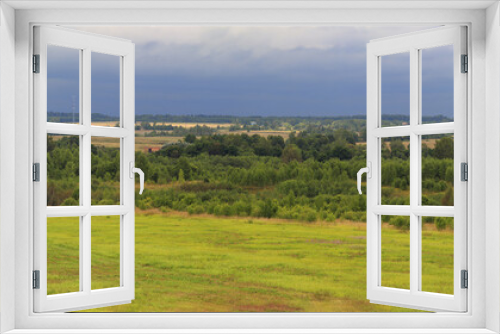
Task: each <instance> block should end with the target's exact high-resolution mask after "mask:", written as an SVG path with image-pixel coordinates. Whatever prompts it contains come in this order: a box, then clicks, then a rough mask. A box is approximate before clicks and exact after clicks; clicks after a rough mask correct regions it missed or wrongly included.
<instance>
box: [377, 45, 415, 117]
mask: <svg viewBox="0 0 500 334" xmlns="http://www.w3.org/2000/svg"><path fill="white" fill-rule="evenodd" d="M380 73H381V83H382V84H381V86H382V87H381V96H380V98H381V102H382V103H381V106H382V110H381V112H382V126H397V125H408V124H409V122H410V53H409V52H405V53H398V54H394V55H388V56H382V57H381V71H380Z"/></svg>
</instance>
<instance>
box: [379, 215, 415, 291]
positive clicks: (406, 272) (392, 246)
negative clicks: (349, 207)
mask: <svg viewBox="0 0 500 334" xmlns="http://www.w3.org/2000/svg"><path fill="white" fill-rule="evenodd" d="M381 219H382V225H381V226H382V231H381V236H382V242H381V244H382V284H381V285H382V286H385V287H389V288H399V289H410V217H408V216H381Z"/></svg>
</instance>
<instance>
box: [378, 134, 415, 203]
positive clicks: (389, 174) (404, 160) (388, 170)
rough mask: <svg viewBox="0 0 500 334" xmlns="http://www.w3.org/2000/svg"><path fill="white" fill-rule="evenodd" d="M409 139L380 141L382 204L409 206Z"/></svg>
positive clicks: (400, 138)
mask: <svg viewBox="0 0 500 334" xmlns="http://www.w3.org/2000/svg"><path fill="white" fill-rule="evenodd" d="M409 145H410V137H399V138H386V139H382V142H381V146H382V189H381V191H382V204H383V205H409V204H410V149H409Z"/></svg>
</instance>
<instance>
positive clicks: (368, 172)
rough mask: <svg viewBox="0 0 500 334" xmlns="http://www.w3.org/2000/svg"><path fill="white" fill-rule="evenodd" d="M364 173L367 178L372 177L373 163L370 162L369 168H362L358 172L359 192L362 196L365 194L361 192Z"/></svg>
mask: <svg viewBox="0 0 500 334" xmlns="http://www.w3.org/2000/svg"><path fill="white" fill-rule="evenodd" d="M363 173H366V177H367V178H368V179H370V178H371V177H372V163H371V162H368V167H365V168H361V169H360V170H359V171H358V192H359V194H360V195H361V194H362V193H363V192H362V191H361V176H362V175H363Z"/></svg>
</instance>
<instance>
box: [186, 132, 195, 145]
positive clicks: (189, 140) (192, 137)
mask: <svg viewBox="0 0 500 334" xmlns="http://www.w3.org/2000/svg"><path fill="white" fill-rule="evenodd" d="M184 141H185V142H186V143H190V144H192V143H194V142H195V141H196V136H195V135H193V134H191V133H190V134H188V135H186V137H185V138H184Z"/></svg>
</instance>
